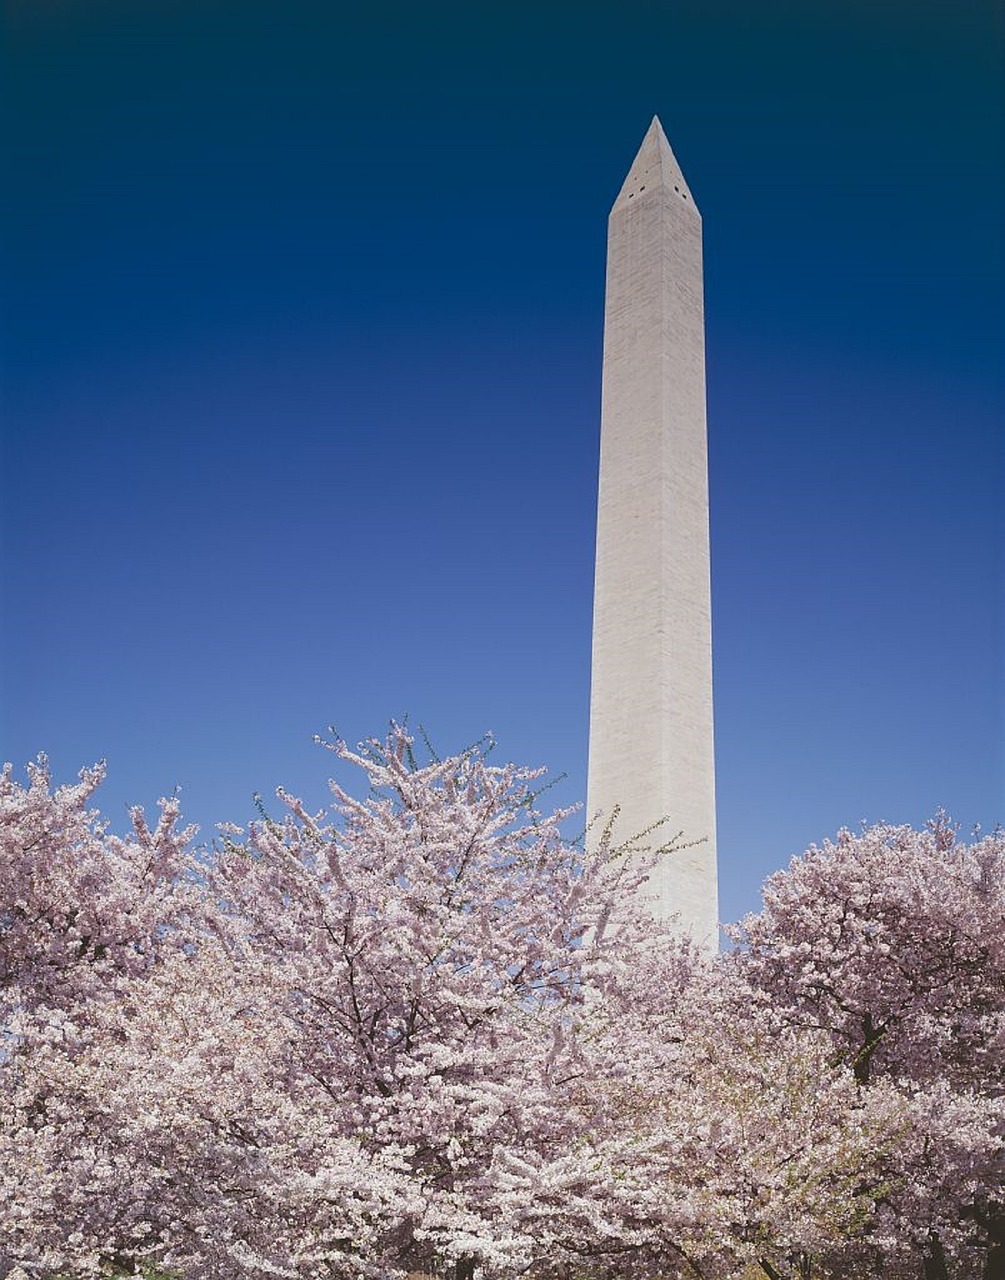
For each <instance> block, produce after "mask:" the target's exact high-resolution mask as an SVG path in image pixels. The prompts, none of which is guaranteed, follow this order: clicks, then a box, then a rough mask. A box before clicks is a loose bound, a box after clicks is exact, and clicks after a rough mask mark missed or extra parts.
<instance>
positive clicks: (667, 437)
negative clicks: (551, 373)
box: [587, 118, 718, 947]
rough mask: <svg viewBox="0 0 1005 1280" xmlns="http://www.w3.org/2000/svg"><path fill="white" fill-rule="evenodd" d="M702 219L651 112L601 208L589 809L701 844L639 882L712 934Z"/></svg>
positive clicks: (631, 828) (685, 925)
mask: <svg viewBox="0 0 1005 1280" xmlns="http://www.w3.org/2000/svg"><path fill="white" fill-rule="evenodd" d="M710 594H711V593H710V587H709V548H708V467H707V448H706V431H705V326H704V315H703V302H702V255H701V215H700V214H699V212H698V210H697V208H696V207H695V203H694V199H693V198H692V196H691V193H690V191H689V190H688V187H687V183H686V182H685V181H684V176H683V174H682V173H681V170H680V166H679V165H678V164H677V161H676V159H675V158H674V155H673V152H672V151H671V150H670V144H669V143H668V142H667V140H666V137H665V135H664V133H663V129H662V127H661V126H660V122H659V120H658V119H655V118H654V119H653V122H652V124H651V126H650V127H649V132H648V133H647V134H646V136H645V138H644V140H643V142H642V146H641V148H640V149H639V153H638V155H637V156H636V157H635V161H634V163H633V164H632V167H631V169H630V170H629V173H628V177H627V178H626V179H625V182H624V185H623V186H622V188H621V192H620V194H619V195H618V198H617V199H616V200H615V202H614V206H613V208H612V209H611V215H610V220H609V223H608V239H607V293H606V305H605V315H604V375H603V400H602V410H601V433H600V493H599V501H598V510H597V563H596V580H595V587H594V603H593V610H594V612H593V671H592V686H591V693H590V763H589V784H588V802H587V803H588V810H589V813H590V814H591V816H592V815H593V814H595V813H596V812H597V811H598V810H599V811H601V813H602V819H601V823H603V822H606V821H607V819H608V818H609V817H610V815H611V812H612V810H613V809H614V806H615V805H619V806H620V809H621V814H620V818H619V819H618V823H617V827H616V829H615V840H616V841H618V840H619V839H621V840H624V839H627V838H628V837H629V836H634V835H637V834H638V833H640V832H642V831H643V830H645V829H646V828H648V827H650V826H651V825H652V824H653V823H655V822H658V821H659V820H660V819H662V818H665V819H667V821H666V823H665V824H664V825H663V826H662V827H660V828H659V829H658V830H657V831H655V832H653V834H652V835H651V836H650V837H649V838H648V842H650V843H663V842H665V841H666V840H668V839H669V838H670V837H671V836H673V835H675V834H676V833H677V832H681V833H682V838H683V841H685V842H688V841H701V842H702V843H699V844H696V845H694V846H692V847H691V848H687V849H684V850H683V851H681V852H677V853H673V854H670V855H668V856H666V857H665V858H664V860H663V862H662V863H661V865H660V867H659V868H658V869H657V871H656V873H655V875H654V878H653V880H652V881H651V882H650V885H649V892H650V893H652V895H653V910H654V913H655V914H656V916H657V917H660V918H667V917H670V916H674V915H676V916H677V918H678V922H679V931H680V932H681V933H688V934H690V935H691V936H692V937H693V938H694V939H695V941H696V942H698V943H700V944H701V945H703V946H705V947H715V946H716V945H717V943H718V893H717V884H716V855H715V762H714V753H713V739H712V630H711V600H710Z"/></svg>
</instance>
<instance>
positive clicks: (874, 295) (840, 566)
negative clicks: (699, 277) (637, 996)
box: [0, 0, 1005, 918]
mask: <svg viewBox="0 0 1005 1280" xmlns="http://www.w3.org/2000/svg"><path fill="white" fill-rule="evenodd" d="M3 58H4V63H5V65H4V67H3V69H2V70H3V78H4V82H5V86H6V87H5V106H4V113H5V116H6V120H7V128H6V129H5V130H4V132H5V135H6V138H7V141H6V143H5V156H4V162H3V163H4V170H5V172H6V174H7V178H8V184H9V189H10V191H11V197H10V202H9V204H8V207H7V209H6V212H5V214H4V215H3V216H4V221H5V230H4V234H3V245H4V277H5V295H6V302H5V305H4V311H5V314H4V323H5V336H4V342H3V375H2V403H0V409H2V413H3V452H2V467H3V476H2V486H3V517H2V520H3V523H2V538H3V544H2V559H3V580H2V599H3V620H2V628H3V629H2V656H3V668H2V725H0V729H2V738H0V748H2V754H3V756H4V758H7V759H12V760H13V761H15V762H16V763H17V764H18V765H19V766H20V765H21V764H22V763H23V762H24V761H25V760H26V759H28V758H30V757H32V756H33V755H34V754H35V753H36V752H38V751H39V750H45V751H47V752H48V753H49V755H50V757H51V759H52V762H53V766H54V769H55V771H56V773H57V775H58V777H59V778H61V779H66V778H69V777H72V776H73V775H74V774H75V772H76V770H77V769H78V768H79V767H80V766H81V765H83V764H85V763H90V762H91V761H93V760H95V759H96V758H99V757H107V759H108V763H109V771H110V772H109V780H108V782H107V784H106V786H105V788H104V791H103V798H102V806H103V808H104V809H105V811H106V812H107V814H108V815H109V817H110V818H111V821H112V825H113V827H115V828H117V829H118V828H121V827H123V826H124V825H125V805H126V804H127V803H129V802H140V803H143V804H146V805H148V806H150V805H152V804H153V802H154V801H155V800H156V798H157V796H158V795H161V794H163V793H165V792H167V791H170V790H171V789H172V788H174V787H175V786H180V788H181V795H182V800H183V804H184V808H185V810H186V812H187V814H188V815H190V816H191V817H192V818H193V819H194V820H196V821H198V822H199V823H200V824H202V826H203V828H204V831H205V832H206V833H207V834H209V833H210V831H211V828H212V825H213V824H214V823H215V822H217V821H222V820H225V819H228V820H234V821H243V820H246V819H247V818H248V817H249V816H250V815H251V814H252V813H253V809H252V805H251V800H250V797H251V793H252V792H253V791H255V790H258V791H261V792H263V793H265V794H269V793H270V792H271V791H272V789H273V788H274V787H275V786H276V784H278V783H283V784H285V785H287V786H289V787H290V788H291V789H293V790H295V791H297V790H298V791H300V792H302V793H303V794H304V795H305V796H306V797H307V799H308V800H310V801H311V802H314V803H322V802H323V800H324V797H325V788H324V782H325V779H326V777H327V776H328V774H329V772H330V766H331V764H332V761H331V759H330V758H329V757H328V756H326V755H325V754H324V753H322V752H319V751H318V750H317V748H315V747H314V746H313V745H312V741H311V740H312V735H313V734H314V733H315V732H316V731H324V729H325V728H326V726H328V725H329V724H334V725H335V726H336V727H337V728H338V729H339V731H340V732H341V733H342V734H343V735H344V736H346V737H347V738H349V739H351V740H356V739H358V738H361V737H364V736H369V735H371V734H379V733H381V732H382V731H383V728H384V726H385V725H386V722H387V720H388V719H389V718H390V717H392V716H397V717H400V716H402V715H404V714H405V713H408V714H409V716H410V717H411V719H412V720H413V721H421V722H422V723H423V724H425V725H426V726H427V727H428V729H429V731H430V733H431V735H432V738H433V740H434V742H435V743H436V744H437V746H438V748H439V749H440V751H441V752H446V751H449V750H452V749H455V748H458V747H461V746H464V745H466V744H467V743H468V742H470V741H471V740H473V739H475V738H477V737H478V736H479V735H480V734H481V733H482V732H483V731H484V730H486V729H491V730H494V731H495V733H496V736H497V738H498V742H499V747H498V752H499V755H500V756H506V757H507V758H514V759H518V760H521V761H526V762H529V763H545V764H548V765H549V766H550V767H551V768H552V769H553V770H554V771H556V772H565V773H566V774H567V775H568V777H567V779H566V781H564V782H563V783H561V784H560V785H559V786H557V787H556V788H555V791H554V796H555V799H556V801H557V802H558V801H561V802H573V801H575V800H578V799H582V798H583V796H584V792H585V774H586V747H587V723H588V700H589V648H590V612H591V591H592V561H593V536H594V501H595V484H596V471H597V457H598V441H599V398H600V357H601V341H602V323H603V279H604V239H605V231H606V217H607V211H608V209H609V206H610V204H611V202H612V200H613V198H614V196H615V194H616V193H617V191H618V188H619V186H620V183H621V180H622V178H623V176H624V173H625V171H626V170H627V168H628V166H629V164H630V162H631V160H632V157H633V155H634V153H635V150H636V148H637V146H638V144H639V142H640V141H641V138H642V136H643V134H644V132H645V130H646V128H647V126H648V124H649V121H650V119H651V117H652V115H653V113H654V112H658V113H659V115H660V116H661V118H662V121H663V124H664V126H665V128H666V131H667V134H668V136H669V138H670V141H671V144H672V146H673V147H674V150H675V152H676V154H677V157H678V159H679V161H680V163H681V164H682V166H683V168H684V172H685V173H686V175H687V178H688V182H689V185H690V186H691V189H692V190H693V192H694V194H695V198H696V200H697V202H698V205H699V207H700V208H701V210H702V213H703V215H704V227H705V255H706V315H707V343H708V376H709V392H708V396H709V432H710V468H711V502H712V543H713V546H712V550H713V597H714V599H713V608H714V648H715V680H716V688H715V696H716V730H717V748H718V796H719V844H720V867H721V880H722V895H721V896H722V914H723V916H724V918H734V917H736V916H737V915H739V914H741V913H742V912H743V911H745V910H748V909H751V908H753V907H754V906H755V905H756V902H757V890H758V887H759V885H760V882H761V880H762V879H763V877H764V875H765V874H767V873H768V872H769V871H770V870H772V869H774V868H775V867H778V866H781V865H783V864H784V863H785V862H786V861H787V859H788V858H789V857H790V856H791V854H793V853H794V852H796V851H798V850H799V849H801V848H803V847H804V846H805V845H806V844H807V843H808V842H810V841H811V840H815V839H820V838H822V837H823V836H825V835H828V834H831V833H833V832H834V831H835V829H836V828H837V827H839V826H840V825H842V824H849V825H855V824H857V823H858V822H859V821H860V820H862V819H869V820H874V819H881V818H885V819H890V820H896V821H909V822H915V823H919V822H921V821H923V820H924V818H925V817H926V816H928V815H930V814H931V813H932V812H933V811H934V810H935V808H936V807H937V806H939V805H944V806H946V807H948V808H949V809H950V810H951V812H952V813H953V814H954V815H955V816H956V817H957V819H958V820H959V821H961V822H962V823H964V825H966V826H968V827H969V826H970V825H971V824H972V823H974V822H980V823H982V824H983V825H984V826H985V827H990V826H993V825H994V824H995V823H997V822H1001V821H1005V626H1003V613H1005V607H1003V595H1005V586H1003V581H1005V556H1003V544H1005V520H1003V514H1002V505H1003V479H1005V465H1003V435H1005V426H1003V420H1005V405H1003V389H1002V375H1001V369H1002V366H1003V364H1005V341H1003V339H1005V328H1003V310H1002V308H1003V294H1005V288H1003V265H1002V264H1003V230H1002V228H1003V224H1005V129H1003V102H1005V71H1003V67H1005V35H1003V19H1002V16H1001V12H1000V10H999V7H998V6H997V5H996V4H995V3H992V2H990V0H987V2H985V0H961V2H960V3H956V4H952V5H950V4H947V3H939V4H934V3H919V2H917V0H915V2H913V3H908V2H906V0H905V2H903V3H901V2H900V0H872V2H871V3H859V2H856V0H840V2H839V3H838V2H834V3H831V2H830V0H823V2H815V3H806V2H805V0H803V2H802V3H798V4H796V3H788V2H785V3H774V4H773V3H766V4H759V5H754V4H751V3H750V2H749V0H732V2H721V3H720V2H717V0H691V2H688V3H679V4H678V3H670V2H664V3H655V2H652V3H640V2H638V0H619V2H618V3H613V2H611V3H589V2H585V3H584V2H583V0H580V2H579V3H576V4H566V3H547V2H544V0H536V2H535V3H521V2H514V0H507V2H506V3H505V4H503V3H496V0H488V2H487V3H478V4H476V3H470V2H469V3H467V4H465V5H459V4H447V3H436V0H433V2H431V3H428V4H424V5H415V4H413V3H408V4H403V3H397V2H392V3H382V4H373V5H363V4H359V5H353V6H351V8H350V7H349V6H345V5H342V4H339V3H332V0H324V2H322V0H318V2H316V3H306V2H304V0H284V2H283V3H278V2H276V3H271V4H264V3H260V2H259V0H241V2H240V3H236V2H235V3H222V2H217V0H198V3H195V2H190V0H171V2H170V3H166V2H164V0H144V2H143V3H142V4H137V3H136V0H129V2H128V3H121V4H120V3H108V2H105V0H86V2H85V0H47V2H46V3H43V4H39V3H36V2H35V0H32V2H31V3H29V2H28V0H9V2H8V4H7V8H6V16H5V29H4V53H3Z"/></svg>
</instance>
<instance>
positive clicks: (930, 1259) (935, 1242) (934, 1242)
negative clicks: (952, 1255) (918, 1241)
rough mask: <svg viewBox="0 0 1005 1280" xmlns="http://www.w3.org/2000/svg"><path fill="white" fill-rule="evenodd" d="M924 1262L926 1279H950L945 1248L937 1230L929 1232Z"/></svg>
mask: <svg viewBox="0 0 1005 1280" xmlns="http://www.w3.org/2000/svg"><path fill="white" fill-rule="evenodd" d="M923 1263H924V1276H925V1280H949V1269H948V1268H947V1266H946V1254H945V1250H944V1249H943V1248H942V1241H941V1240H940V1239H939V1235H938V1232H936V1231H930V1232H929V1233H928V1243H927V1244H926V1245H925V1254H924V1259H923Z"/></svg>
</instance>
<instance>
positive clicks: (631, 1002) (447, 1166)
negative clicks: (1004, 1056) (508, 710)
mask: <svg viewBox="0 0 1005 1280" xmlns="http://www.w3.org/2000/svg"><path fill="white" fill-rule="evenodd" d="M412 748H413V744H412V742H411V740H410V738H409V737H408V735H407V734H406V733H405V732H404V731H403V730H401V729H398V728H394V729H393V730H392V732H391V734H390V736H389V738H388V739H387V741H386V742H384V743H371V744H369V746H368V747H366V748H364V749H360V750H358V751H351V750H349V749H348V748H347V747H346V746H345V745H344V744H341V743H340V744H336V745H335V750H336V751H337V754H338V756H339V758H340V760H341V762H342V764H343V765H354V766H357V767H358V768H360V769H362V771H363V774H364V776H365V778H366V781H367V784H368V787H369V794H368V796H367V797H366V798H365V799H363V800H359V799H355V798H354V797H353V796H352V794H350V792H349V791H348V790H346V789H343V787H342V786H340V785H335V784H332V790H333V800H334V804H333V807H332V810H331V812H329V813H324V812H322V813H315V812H312V811H310V810H309V809H308V808H307V806H305V805H304V804H303V803H302V802H301V801H300V800H299V799H297V798H296V797H294V796H292V795H290V794H287V793H286V792H283V791H280V792H279V799H280V803H281V805H282V814H281V816H278V817H276V818H271V817H267V816H265V815H264V812H263V816H262V819H261V820H260V821H258V822H256V823H254V824H252V826H250V827H249V828H248V829H247V830H241V829H238V828H234V827H230V828H227V829H226V830H225V836H224V838H223V840H222V841H221V842H220V843H219V845H218V847H216V848H215V849H213V850H210V849H206V848H203V849H201V850H195V849H194V848H193V846H192V833H191V832H190V831H188V830H185V829H183V828H182V827H181V825H180V818H179V814H178V806H177V804H176V803H175V802H174V801H169V802H163V803H162V809H161V816H160V819H159V820H158V822H157V823H156V824H154V825H153V826H150V825H148V824H147V822H146V820H145V818H144V817H143V815H142V813H140V812H139V811H136V812H134V814H133V830H132V832H131V834H130V835H129V836H128V837H124V838H119V837H116V836H113V835H111V834H110V833H109V832H108V830H107V827H106V826H105V825H104V824H103V823H102V822H101V821H100V819H99V817H98V816H97V814H95V813H93V812H91V811H90V810H89V808H88V805H89V803H90V800H91V797H92V795H93V792H94V789H95V787H96V786H97V784H98V783H99V781H100V778H101V771H100V770H89V771H85V773H84V774H83V775H82V776H81V779H80V781H79V783H77V784H75V785H73V786H69V787H61V788H57V789H55V790H53V789H52V786H51V782H50V779H49V777H48V773H47V771H46V769H45V767H44V764H40V765H38V766H35V767H33V768H32V769H31V770H30V771H29V779H28V785H27V786H21V785H20V784H18V783H17V782H16V781H15V780H14V778H13V774H12V772H11V771H10V770H8V771H7V772H6V773H5V774H4V775H3V778H2V781H0V846H2V853H3V862H2V865H0V1001H2V1010H3V1017H4V1023H3V1025H4V1027H5V1029H6V1035H7V1047H6V1050H5V1052H4V1054H3V1056H2V1058H0V1084H2V1100H0V1200H2V1202H3V1205H4V1208H3V1210H2V1213H0V1256H5V1257H6V1258H7V1259H8V1260H9V1263H15V1262H16V1263H17V1264H18V1265H19V1266H20V1267H21V1268H22V1269H23V1270H24V1272H25V1274H27V1275H29V1276H31V1277H33V1278H35V1277H38V1278H39V1280H52V1278H53V1277H56V1276H59V1277H60V1278H61V1280H62V1278H63V1277H65V1278H66V1280H85V1278H91V1277H93V1278H97V1277H106V1276H113V1275H120V1276H125V1275H134V1274H145V1275H147V1276H148V1277H151V1278H152V1277H154V1276H157V1277H158V1278H160V1277H162V1276H165V1277H172V1280H173V1278H174V1277H178V1278H179V1280H203V1277H205V1278H206V1280H209V1278H210V1277H212V1278H213V1280H258V1278H260V1277H265V1276H273V1275H275V1276H289V1277H296V1278H297V1280H342V1278H345V1280H348V1278H349V1277H367V1278H373V1280H376V1278H377V1277H388V1278H389V1280H390V1278H392V1277H402V1278H403V1277H406V1276H409V1275H411V1276H413V1277H414V1276H429V1275H435V1276H437V1277H448V1278H449V1280H475V1277H478V1280H508V1278H510V1277H517V1276H521V1275H528V1276H534V1277H538V1278H539V1280H622V1278H623V1280H628V1277H654V1278H655V1277H663V1278H664V1280H669V1278H671V1277H680V1278H681V1280H684V1278H685V1277H689V1278H691V1280H739V1277H741V1276H744V1277H747V1276H754V1275H758V1276H760V1277H762V1280H837V1278H838V1277H843V1278H848V1280H854V1278H857V1277H867V1276H878V1275H883V1276H890V1277H896V1278H898V1280H899V1278H900V1277H904V1278H905V1280H906V1278H908V1277H910V1278H911V1280H915V1277H917V1276H918V1275H919V1265H924V1266H927V1268H928V1271H927V1272H926V1276H927V1277H929V1280H946V1278H947V1277H950V1276H951V1277H952V1280H962V1277H963V1276H964V1275H969V1274H973V1273H972V1272H970V1273H968V1272H966V1271H964V1270H963V1269H962V1268H964V1267H965V1266H968V1265H969V1266H974V1265H976V1263H975V1259H979V1258H988V1259H991V1262H990V1263H989V1265H991V1266H993V1265H994V1263H993V1259H994V1251H993V1249H989V1247H988V1246H989V1244H990V1243H991V1240H992V1237H993V1234H994V1231H995V1230H997V1229H998V1224H999V1223H1000V1217H999V1214H1000V1209H999V1206H998V1205H997V1204H996V1203H995V1195H994V1192H993V1188H994V1187H995V1186H996V1185H998V1184H997V1183H996V1182H995V1179H996V1178H1000V1174H1001V1151H1002V1117H1001V1095H1002V1090H1001V1087H1000V1086H1001V1079H1000V1065H999V1058H998V1056H996V1052H995V1050H996V1047H997V1048H1000V1047H1001V1046H1000V1042H1001V1008H1002V1003H1001V994H1000V993H1001V983H1000V977H1001V970H1002V955H1003V947H1002V936H1001V934H1002V912H1001V865H1002V848H1001V840H1000V839H999V838H998V837H997V836H996V837H990V838H988V839H986V840H985V841H979V842H977V844H975V845H973V846H962V845H957V844H956V843H955V841H954V839H953V837H952V833H951V831H950V829H949V828H948V825H947V824H946V823H944V822H941V821H940V822H938V823H936V824H934V825H933V827H932V828H931V829H930V830H929V831H928V832H926V833H916V832H915V833H911V832H908V831H906V830H905V829H901V828H895V829H894V828H883V829H878V830H873V831H871V832H866V833H864V834H863V835H862V836H861V837H850V836H842V837H841V838H840V839H839V841H838V842H837V844H836V845H834V846H825V848H824V849H823V850H811V851H810V853H809V854H807V855H806V857H805V858H803V859H801V860H797V862H796V863H794V864H793V867H792V868H790V870H789V871H788V872H786V873H783V874H780V875H779V876H777V877H775V878H773V880H772V881H770V882H769V885H768V889H767V894H766V899H765V909H764V911H763V912H762V913H761V914H760V915H759V916H756V917H750V918H748V919H747V920H746V921H745V922H744V923H743V926H742V929H741V931H740V933H739V935H738V936H739V937H740V939H741V940H742V941H743V942H744V944H745V945H744V948H743V949H741V950H740V951H739V952H737V953H735V954H732V955H729V956H724V957H718V958H708V957H704V958H703V957H702V956H700V955H699V954H698V953H696V952H695V951H694V950H693V949H692V948H691V947H690V946H689V945H687V944H685V943H681V942H679V941H675V940H674V938H673V936H672V934H671V933H670V932H668V931H667V930H666V929H665V928H664V927H663V926H658V925H657V924H656V923H655V922H654V921H653V920H652V919H651V918H650V916H649V913H648V908H647V904H646V899H645V882H646V878H647V875H648V871H649V869H650V867H651V865H652V862H653V860H654V859H655V858H656V857H659V856H673V852H672V849H671V850H664V851H662V852H660V851H659V850H648V851H647V850H646V848H645V846H646V843H647V840H648V837H642V838H639V839H638V840H635V841H629V842H628V844H627V845H625V846H617V845H616V842H615V840H614V835H613V828H610V827H609V828H608V829H607V830H606V831H605V832H603V833H602V834H601V835H600V836H599V837H598V838H595V839H593V840H591V842H590V843H589V846H588V848H584V847H583V846H582V844H575V843H570V842H568V841H567V840H566V839H564V838H563V836H562V834H561V823H562V821H563V819H564V817H565V816H566V815H565V814H564V813H561V812H559V813H557V814H553V815H550V816H546V815H544V814H542V813H541V812H539V810H538V795H537V790H538V789H539V788H540V786H541V785H542V778H541V773H540V771H536V770H525V769H519V768H516V767H514V766H509V765H505V766H496V765H493V764H491V763H490V758H489V757H488V756H487V755H486V753H484V752H483V751H481V750H478V749H474V750H472V751H469V752H466V753H463V754H462V755H460V756H455V757H452V758H450V759H448V760H443V761H438V760H433V761H432V762H431V763H429V764H426V765H423V766H421V767H420V766H418V765H417V764H416V763H415V760H414V758H413V756H412ZM950 882H952V885H953V886H954V887H953V888H952V890H951V891H950V889H949V888H947V886H948V885H949V883H950ZM939 885H941V888H939ZM919 1260H920V1261H919ZM940 1267H941V1268H942V1269H941V1270H939V1268H940ZM954 1268H955V1270H954ZM0 1274H3V1267H2V1266H0ZM989 1274H990V1275H993V1274H996V1273H994V1272H993V1270H992V1271H990V1272H989Z"/></svg>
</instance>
